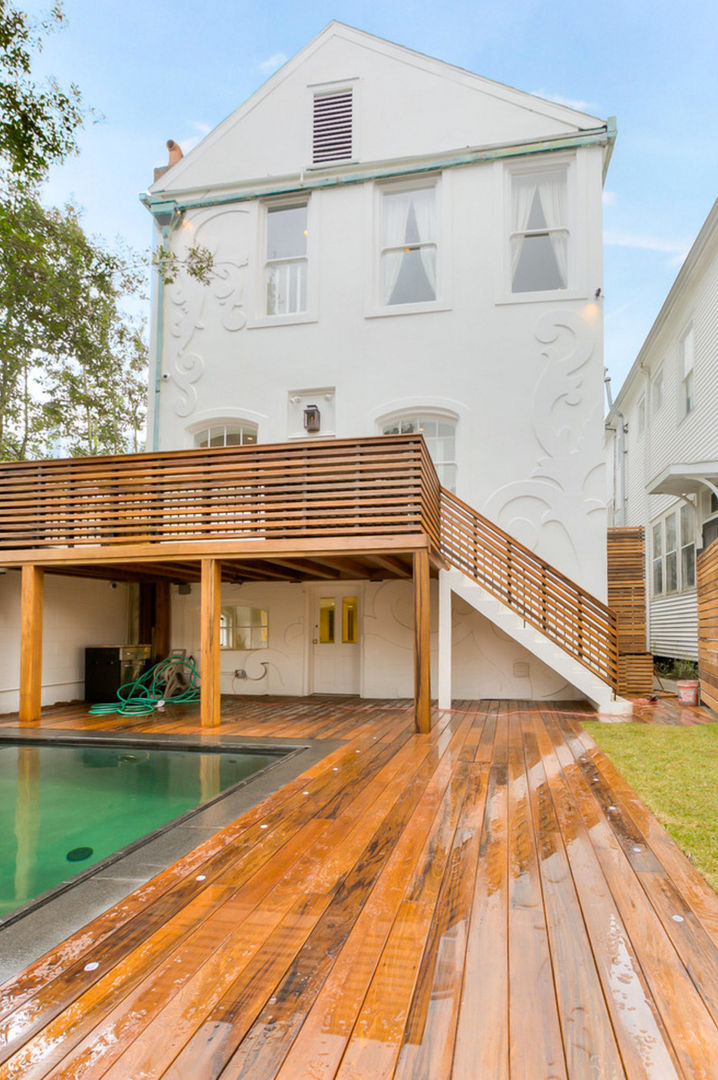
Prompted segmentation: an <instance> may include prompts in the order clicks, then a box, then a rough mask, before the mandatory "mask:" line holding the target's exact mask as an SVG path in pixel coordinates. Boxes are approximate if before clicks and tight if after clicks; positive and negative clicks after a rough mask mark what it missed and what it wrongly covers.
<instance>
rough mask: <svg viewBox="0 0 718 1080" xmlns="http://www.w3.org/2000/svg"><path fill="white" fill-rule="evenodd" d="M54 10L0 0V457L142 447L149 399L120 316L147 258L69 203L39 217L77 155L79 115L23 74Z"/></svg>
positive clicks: (161, 263) (163, 254)
mask: <svg viewBox="0 0 718 1080" xmlns="http://www.w3.org/2000/svg"><path fill="white" fill-rule="evenodd" d="M63 19H64V14H63V11H62V7H61V5H60V4H55V6H54V7H53V8H52V10H51V12H50V14H49V15H48V16H47V18H45V19H44V20H42V21H39V22H33V21H32V20H31V19H30V17H29V16H28V15H26V14H25V13H24V12H22V11H21V10H20V9H18V8H17V7H15V6H14V5H13V4H12V3H9V2H8V0H0V459H23V458H27V457H45V456H57V455H66V454H71V455H85V454H110V453H122V452H123V451H126V450H138V449H140V448H141V447H140V432H141V431H142V428H143V425H144V420H145V408H146V394H147V346H146V344H145V341H144V336H143V327H142V326H141V325H140V324H138V323H137V322H136V321H134V320H133V319H131V318H130V317H129V316H128V314H127V311H126V300H127V298H128V297H132V296H135V297H137V296H138V295H139V294H140V292H141V290H142V286H143V285H144V282H145V279H146V276H147V272H148V269H149V267H148V265H147V263H148V260H147V259H145V260H144V261H142V260H140V261H138V260H136V259H132V258H127V257H122V256H120V255H118V254H117V253H113V252H110V251H108V250H107V249H106V248H105V247H104V246H103V245H102V244H101V243H98V242H97V241H95V240H92V239H91V238H89V237H88V236H87V235H86V234H85V232H84V230H83V228H82V224H81V221H80V217H79V214H78V211H77V209H76V208H75V207H73V206H66V207H64V208H63V209H48V208H47V207H45V206H44V205H43V203H42V200H41V198H40V192H39V186H38V185H39V184H40V182H41V181H42V180H43V179H44V178H45V176H46V175H47V171H48V169H49V168H50V166H52V165H54V164H57V163H59V162H61V161H62V160H63V159H64V158H65V157H66V156H67V155H68V154H70V153H73V152H75V151H76V149H77V142H76V138H77V133H78V130H79V128H80V127H81V125H82V122H83V117H84V107H83V103H82V99H81V96H80V92H79V90H78V89H77V87H76V86H74V85H72V86H71V87H70V88H69V89H68V90H62V89H61V88H60V87H59V86H58V85H57V83H55V82H54V81H48V82H47V83H45V84H40V83H39V82H38V81H37V80H36V79H35V78H34V77H33V70H32V65H33V59H34V55H35V53H36V52H37V51H38V50H39V49H40V48H41V47H42V43H43V39H44V37H45V35H46V34H47V33H48V32H49V31H51V30H52V29H56V28H57V27H59V26H60V25H61V24H62V22H63ZM155 267H156V271H157V273H158V275H159V276H160V277H161V278H162V280H164V281H165V282H167V281H172V280H174V277H175V276H176V275H177V273H178V272H179V271H180V270H181V269H182V270H186V272H187V273H188V274H189V275H190V276H191V277H194V278H196V279H197V280H199V281H201V282H204V283H206V282H207V281H208V280H209V278H210V276H211V274H212V259H211V256H210V254H209V252H207V251H206V250H204V249H202V248H198V247H195V248H192V249H191V250H190V251H189V252H188V253H187V255H186V256H185V258H184V259H182V260H180V259H178V258H177V257H176V256H175V255H174V254H172V253H171V252H170V251H169V250H166V249H165V248H164V246H163V247H160V248H159V250H158V252H157V255H156V258H155Z"/></svg>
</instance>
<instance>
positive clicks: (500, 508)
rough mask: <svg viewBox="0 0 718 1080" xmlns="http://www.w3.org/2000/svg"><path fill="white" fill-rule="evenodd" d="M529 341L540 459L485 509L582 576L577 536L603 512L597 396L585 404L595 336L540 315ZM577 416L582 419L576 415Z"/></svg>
mask: <svg viewBox="0 0 718 1080" xmlns="http://www.w3.org/2000/svg"><path fill="white" fill-rule="evenodd" d="M534 336H535V338H536V341H537V342H538V343H539V346H540V348H539V357H538V358H539V360H540V362H541V371H540V374H539V376H538V379H537V382H536V387H535V391H534V393H533V397H532V409H531V422H532V429H533V432H534V435H535V436H536V439H537V441H538V444H539V446H540V448H541V450H542V451H543V455H542V456H541V457H539V458H538V461H537V463H536V467H535V468H534V470H533V472H532V473H531V477H530V478H529V479H527V480H518V481H514V482H512V483H510V484H506V485H505V486H503V487H501V488H499V489H498V490H497V491H495V492H494V494H493V495H492V496H491V497H490V498H489V499H488V501H487V502H486V503H485V505H484V508H483V510H484V513H485V514H486V516H487V517H489V518H491V519H492V520H493V521H496V522H497V523H498V524H500V525H501V526H502V528H504V529H506V531H507V532H509V533H511V534H512V535H513V536H516V538H517V539H518V540H520V541H521V542H522V543H524V544H526V546H527V547H530V548H531V549H532V550H535V551H538V552H539V553H540V554H542V555H544V556H545V557H547V558H549V560H550V561H551V562H554V563H556V564H558V565H560V566H561V567H562V569H564V570H565V572H567V573H568V574H569V575H573V576H581V570H582V534H583V532H584V529H585V528H586V527H588V526H589V520H588V519H589V518H590V516H591V514H594V513H601V512H603V511H604V510H605V499H602V498H601V497H600V491H601V477H602V465H601V463H600V461H597V458H596V453H595V427H596V424H597V423H598V424H600V422H601V416H602V413H601V404H602V402H601V397H600V391H599V396H598V399H597V402H596V406H595V407H594V408H588V409H586V406H585V400H584V399H585V385H584V384H585V380H586V376H587V375H588V374H589V369H588V365H589V362H590V360H591V357H592V355H593V350H594V345H595V342H594V334H593V331H592V329H591V326H590V324H589V323H588V322H587V321H585V320H584V319H582V318H581V317H580V316H579V315H575V314H574V313H573V312H566V311H563V312H553V313H548V314H545V315H543V316H542V317H541V319H540V320H539V322H538V323H537V325H536V328H535V331H534ZM579 410H580V415H582V416H583V420H582V421H579V420H578V419H577V417H576V413H577V411H579ZM589 432H590V435H591V437H590V438H588V437H587V436H588V435H589Z"/></svg>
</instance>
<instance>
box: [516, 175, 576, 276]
mask: <svg viewBox="0 0 718 1080" xmlns="http://www.w3.org/2000/svg"><path fill="white" fill-rule="evenodd" d="M510 259H511V291H512V293H532V292H549V291H555V290H557V289H566V288H567V287H568V278H569V272H568V270H569V268H568V259H569V228H568V193H567V172H566V169H565V168H562V169H551V170H547V171H546V172H526V173H523V172H516V173H513V174H512V175H511V233H510Z"/></svg>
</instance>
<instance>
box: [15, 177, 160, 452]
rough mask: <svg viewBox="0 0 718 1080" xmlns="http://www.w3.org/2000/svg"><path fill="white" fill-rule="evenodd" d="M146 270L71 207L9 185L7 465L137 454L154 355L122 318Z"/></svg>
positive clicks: (29, 189) (132, 325)
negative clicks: (98, 237) (48, 203)
mask: <svg viewBox="0 0 718 1080" xmlns="http://www.w3.org/2000/svg"><path fill="white" fill-rule="evenodd" d="M142 277H143V271H142V268H141V267H137V266H133V265H132V264H131V263H130V262H128V261H127V260H126V259H124V258H122V257H120V256H118V255H117V254H115V253H112V252H109V251H106V250H105V249H104V248H103V247H102V246H100V245H99V244H97V243H95V242H93V241H92V240H90V239H89V238H88V237H87V236H86V235H85V232H84V231H83V229H82V226H81V223H80V220H79V217H78V213H77V211H76V210H75V209H74V208H73V207H72V206H68V207H65V208H64V209H63V210H57V209H47V208H45V207H44V206H43V205H42V203H41V202H40V199H39V197H38V194H37V192H36V191H35V190H34V189H33V188H32V187H28V186H27V185H26V184H25V183H23V182H21V181H18V180H10V179H8V178H7V177H5V179H4V181H3V183H2V185H1V186H0V457H2V458H5V459H8V458H10V459H13V458H14V459H22V458H26V457H42V456H45V455H47V454H51V453H53V452H54V453H57V452H61V453H70V454H74V455H77V454H80V455H81V454H102V453H120V452H122V451H125V450H128V449H135V448H137V447H138V442H139V432H140V430H141V428H142V425H143V423H144V397H145V392H146V374H145V366H146V359H147V350H146V346H145V344H144V341H143V338H142V333H141V328H140V327H139V326H138V325H137V324H135V323H133V322H132V320H130V319H129V318H128V316H127V315H126V313H125V312H124V311H123V308H122V303H123V298H124V297H126V296H127V295H128V294H131V293H133V292H136V291H137V290H138V288H139V287H140V285H141V282H142Z"/></svg>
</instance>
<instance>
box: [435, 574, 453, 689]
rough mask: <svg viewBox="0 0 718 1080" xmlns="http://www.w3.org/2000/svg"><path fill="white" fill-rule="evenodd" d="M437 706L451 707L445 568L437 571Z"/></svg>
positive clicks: (448, 609) (449, 638) (448, 602)
mask: <svg viewBox="0 0 718 1080" xmlns="http://www.w3.org/2000/svg"><path fill="white" fill-rule="evenodd" d="M438 668H439V671H438V675H439V694H438V697H439V708H440V709H450V708H451V586H450V585H449V574H448V572H447V571H446V570H440V571H439V656H438Z"/></svg>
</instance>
